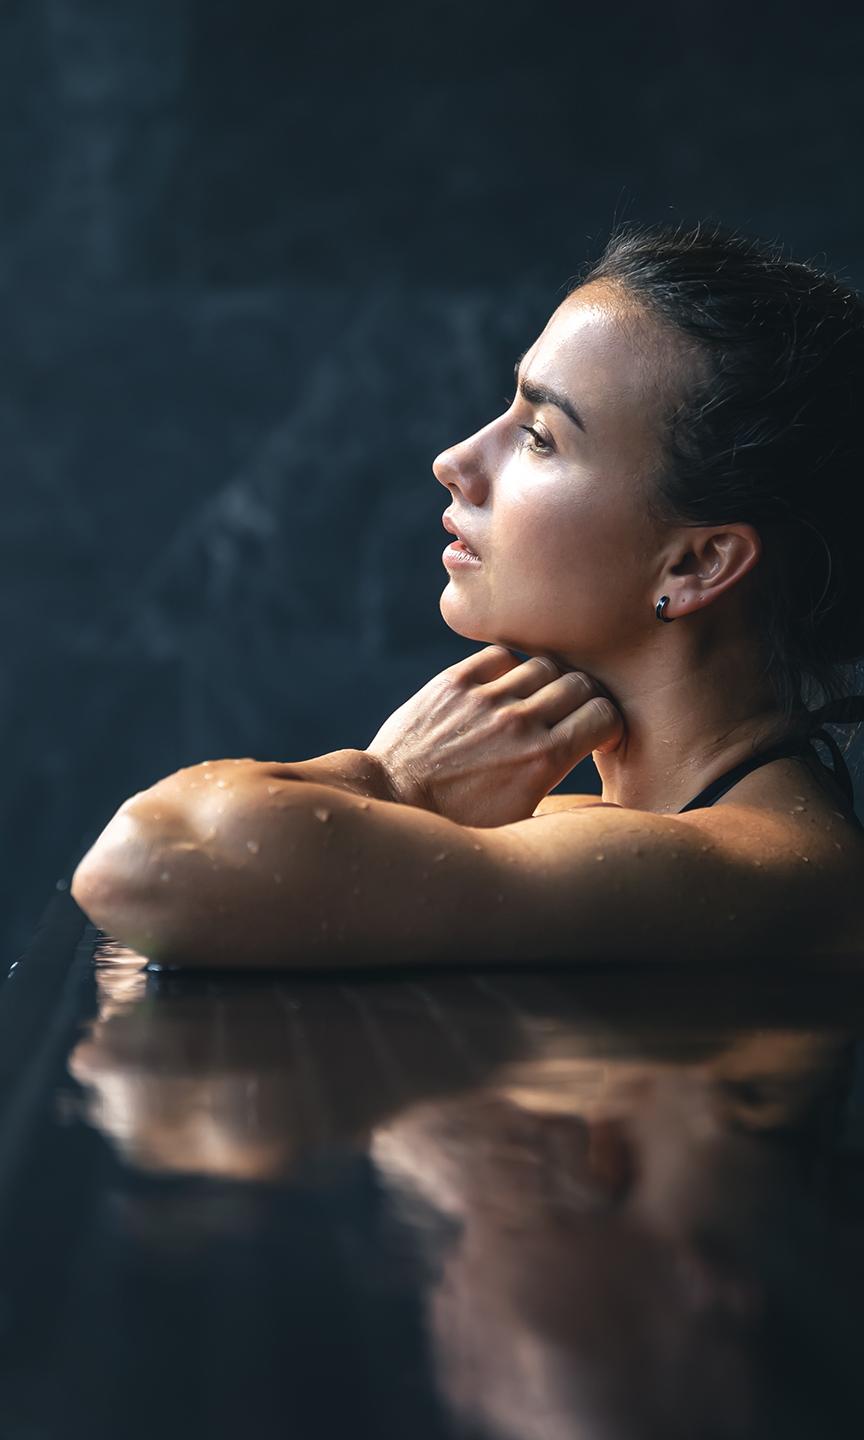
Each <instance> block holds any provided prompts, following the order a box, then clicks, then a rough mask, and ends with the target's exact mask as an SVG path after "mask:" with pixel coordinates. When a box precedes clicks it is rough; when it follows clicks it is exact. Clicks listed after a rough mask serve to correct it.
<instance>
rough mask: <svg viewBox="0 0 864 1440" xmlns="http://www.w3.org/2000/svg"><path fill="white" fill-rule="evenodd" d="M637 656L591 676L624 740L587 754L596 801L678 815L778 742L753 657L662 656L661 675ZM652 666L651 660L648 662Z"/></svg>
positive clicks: (768, 696) (773, 709)
mask: <svg viewBox="0 0 864 1440" xmlns="http://www.w3.org/2000/svg"><path fill="white" fill-rule="evenodd" d="M651 658H652V657H650V656H648V655H646V654H645V653H644V652H643V653H642V654H641V655H640V656H636V657H633V656H631V657H630V663H629V664H628V663H626V662H621V663H619V664H617V665H616V664H614V663H613V664H611V665H610V666H609V667H608V668H607V667H604V668H603V670H602V673H601V669H600V667H598V669H597V670H592V669H591V668H590V666H588V665H584V664H583V665H581V666H580V667H579V668H583V669H585V670H587V671H588V673H589V674H592V675H595V676H596V678H597V679H598V680H599V681H600V683H601V684H602V685H603V686H604V687H605V688H606V689H607V690H608V692H609V695H610V696H611V698H612V699H613V700H614V701H615V703H616V704H617V705H618V707H619V709H620V710H621V712H622V714H623V716H624V721H625V734H624V738H623V739H622V741H621V743H620V744H619V745H618V747H617V748H616V749H615V750H612V751H607V752H606V753H603V752H601V751H595V752H594V763H595V764H596V766H597V770H598V772H599V774H600V778H601V780H602V781H603V799H604V800H607V801H612V802H613V803H615V804H616V805H622V806H626V807H627V808H628V809H636V810H652V811H655V812H656V813H658V814H672V813H675V812H677V811H679V810H680V809H681V808H682V807H683V806H684V805H686V804H687V802H688V801H689V800H692V799H693V798H694V796H696V795H698V794H699V792H700V791H701V790H702V789H704V787H705V786H706V785H708V784H710V782H711V781H712V780H714V779H716V778H717V776H719V775H722V774H724V773H725V771H726V770H728V769H731V768H732V767H733V766H734V765H736V764H738V763H739V762H740V761H742V760H745V759H747V758H748V757H749V756H751V755H753V754H755V753H756V752H757V751H759V750H764V749H767V748H768V746H770V745H773V744H776V743H777V742H778V741H779V740H781V739H784V738H786V737H787V736H788V735H789V733H790V729H792V728H793V727H790V725H789V724H788V723H787V722H786V721H785V720H784V717H783V714H782V711H781V709H780V707H779V706H778V704H777V701H776V698H775V697H774V695H773V692H772V691H771V689H770V687H769V686H768V685H767V684H766V682H765V681H764V679H761V678H760V677H759V666H758V663H757V659H756V657H755V655H751V656H750V657H749V660H748V657H747V655H746V652H745V653H743V654H742V651H741V650H740V649H738V650H735V649H731V648H730V649H727V650H725V651H723V652H721V653H720V654H718V653H717V652H716V651H715V652H714V653H712V654H710V655H708V654H704V655H701V656H699V655H693V654H692V653H691V654H684V653H683V647H682V649H681V650H679V652H678V655H677V656H671V655H670V654H669V652H668V650H667V652H666V653H665V654H664V656H663V662H664V663H663V667H662V669H661V668H660V667H659V665H657V664H656V663H655V664H654V665H653V666H652V664H651V663H650V662H651ZM655 659H656V656H655Z"/></svg>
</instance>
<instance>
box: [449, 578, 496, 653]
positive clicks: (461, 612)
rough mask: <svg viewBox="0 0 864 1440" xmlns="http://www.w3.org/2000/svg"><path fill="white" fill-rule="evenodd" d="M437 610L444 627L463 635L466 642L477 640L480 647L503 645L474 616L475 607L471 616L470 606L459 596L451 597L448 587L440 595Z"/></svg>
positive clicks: (488, 627)
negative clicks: (439, 612)
mask: <svg viewBox="0 0 864 1440" xmlns="http://www.w3.org/2000/svg"><path fill="white" fill-rule="evenodd" d="M438 609H439V610H440V611H441V617H442V619H443V621H444V623H445V625H447V626H449V628H450V629H451V630H452V631H453V632H454V633H455V634H456V635H463V636H464V637H465V639H466V640H477V641H479V642H480V643H481V644H482V645H497V644H503V641H499V640H498V638H497V636H495V635H493V634H491V633H490V631H491V627H490V626H488V625H484V624H483V623H482V620H481V617H479V616H478V615H477V614H476V607H475V613H474V614H472V610H471V606H470V605H469V604H467V603H466V602H465V601H464V600H463V599H462V597H460V596H459V595H453V594H452V593H451V591H450V586H449V585H447V586H446V587H445V589H444V592H443V594H442V595H441V599H440V601H439V602H438Z"/></svg>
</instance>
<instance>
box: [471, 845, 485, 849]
mask: <svg viewBox="0 0 864 1440" xmlns="http://www.w3.org/2000/svg"><path fill="white" fill-rule="evenodd" d="M471 849H472V850H482V849H483V846H482V845H472V846H471Z"/></svg>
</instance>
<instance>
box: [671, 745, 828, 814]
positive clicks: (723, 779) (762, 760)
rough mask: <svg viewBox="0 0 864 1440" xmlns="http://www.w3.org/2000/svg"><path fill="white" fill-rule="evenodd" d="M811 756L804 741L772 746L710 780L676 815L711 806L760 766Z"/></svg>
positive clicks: (811, 751) (810, 750)
mask: <svg viewBox="0 0 864 1440" xmlns="http://www.w3.org/2000/svg"><path fill="white" fill-rule="evenodd" d="M812 754H813V750H812V749H811V748H810V746H809V745H808V743H807V741H806V740H784V741H782V742H781V743H780V744H779V745H772V747H771V749H770V750H761V751H760V752H759V754H758V755H751V756H750V759H749V760H742V761H741V763H740V765H735V766H734V767H733V768H732V769H731V770H727V771H726V774H725V775H718V777H717V779H716V780H712V781H711V784H710V785H706V786H705V789H704V790H700V791H699V794H698V795H696V796H694V798H693V799H692V800H688V802H687V804H686V805H682V807H681V809H680V810H679V811H678V814H679V815H683V814H684V811H685V810H698V809H699V808H700V807H702V806H705V805H713V804H714V801H715V800H719V799H720V796H721V795H725V794H726V791H727V790H731V789H732V786H733V785H737V783H738V781H739V780H743V779H744V776H745V775H749V774H750V772H751V770H758V769H759V766H760V765H767V764H768V762H769V761H770V760H785V759H787V758H788V757H789V756H793V755H797V756H807V755H812ZM817 758H818V757H817Z"/></svg>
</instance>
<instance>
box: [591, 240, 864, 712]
mask: <svg viewBox="0 0 864 1440" xmlns="http://www.w3.org/2000/svg"><path fill="white" fill-rule="evenodd" d="M594 280H603V281H609V282H614V283H615V284H617V285H620V286H623V287H624V288H625V290H626V291H627V292H628V293H629V295H630V297H631V298H632V299H635V300H636V301H637V302H640V303H641V304H642V306H643V307H644V308H645V309H646V310H647V311H649V312H650V313H653V314H654V315H655V316H656V317H658V318H660V319H661V320H662V321H664V322H666V324H668V325H671V326H672V327H673V328H674V329H675V330H677V331H678V332H679V334H681V335H683V336H686V337H688V338H689V340H690V341H691V343H692V342H693V341H695V342H696V345H697V350H698V351H699V352H701V355H702V357H704V360H705V361H706V362H707V363H706V364H704V365H697V366H696V367H695V374H694V376H693V378H692V380H691V381H690V382H689V383H688V385H687V389H686V392H685V394H684V395H683V398H680V402H679V403H677V404H676V406H675V408H674V410H673V413H671V414H670V415H669V417H668V426H667V430H666V436H665V440H666V453H665V461H666V463H665V464H664V465H663V467H662V470H661V472H660V474H659V476H658V479H657V482H656V510H657V513H658V515H659V516H660V518H661V519H663V520H667V521H669V522H671V523H677V524H682V523H685V524H686V523H687V522H690V523H692V524H694V525H711V524H722V523H734V522H738V523H742V522H744V523H748V524H752V525H753V526H754V527H755V528H756V529H757V530H758V532H759V535H760V538H761V541H762V547H763V553H762V556H761V559H760V561H759V563H758V565H757V566H756V569H755V571H754V572H751V573H752V574H753V575H754V591H755V597H756V604H755V606H754V611H755V613H754V624H755V625H757V627H758V628H759V632H760V633H761V636H762V639H763V642H764V653H765V673H766V675H767V676H768V678H769V680H770V681H771V683H772V685H773V689H774V692H775V694H776V696H777V700H778V703H779V704H780V706H781V707H782V710H783V714H784V717H785V719H786V721H787V722H788V723H789V724H790V726H792V725H793V723H794V722H795V720H796V719H800V718H801V716H802V709H804V708H809V707H810V706H811V705H812V704H813V702H814V701H816V702H818V703H821V704H822V705H823V706H825V705H826V702H828V703H829V705H830V710H831V711H832V712H835V714H836V713H839V711H842V712H843V714H844V715H846V718H847V719H853V718H854V719H859V720H860V719H861V718H862V717H864V706H862V705H861V704H860V703H858V702H855V701H852V702H851V704H850V703H847V704H846V705H845V706H844V705H842V704H841V705H839V707H838V703H837V702H842V701H843V699H844V697H847V696H849V695H850V693H851V690H852V686H853V683H854V680H855V678H856V677H855V674H854V669H852V668H851V667H854V665H855V663H856V662H857V661H858V660H859V659H860V658H861V657H862V656H864V564H862V563H861V559H860V558H859V557H860V540H859V535H860V533H861V530H862V524H864V413H862V412H864V298H862V296H861V295H860V294H858V293H857V292H856V291H855V290H854V289H852V288H851V287H849V286H848V285H846V284H844V283H843V282H842V281H841V280H840V279H838V278H837V277H836V276H835V275H832V274H829V273H827V272H826V271H824V270H821V269H819V268H817V267H816V266H815V265H814V264H812V263H801V262H799V261H795V260H792V259H788V258H786V257H785V255H784V253H783V249H782V247H780V246H778V245H776V244H773V243H769V242H766V241H762V240H757V239H750V238H746V237H743V236H741V235H739V234H737V233H736V232H734V231H730V230H727V229H725V228H724V227H722V226H719V225H715V224H711V225H702V224H699V225H695V226H692V227H689V228H685V227H682V226H676V227H672V226H636V225H629V224H628V225H624V226H620V227H618V228H616V230H615V231H614V232H613V234H612V235H611V237H610V239H609V240H608V242H607V244H606V248H605V249H604V251H603V253H602V255H601V256H600V258H599V260H597V261H596V262H594V263H593V264H591V265H590V266H589V267H588V268H587V269H586V270H585V272H584V273H583V274H582V275H581V276H580V278H579V279H577V280H576V281H575V282H574V284H573V285H572V286H571V287H570V292H572V290H573V289H576V288H577V287H578V286H580V285H584V284H587V283H589V282H590V281H594ZM570 292H568V293H570ZM823 718H825V719H831V718H833V716H832V715H826V716H824V717H823Z"/></svg>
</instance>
